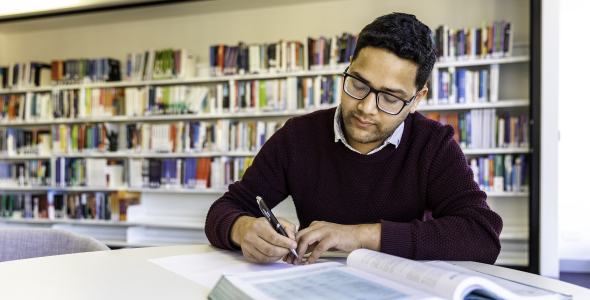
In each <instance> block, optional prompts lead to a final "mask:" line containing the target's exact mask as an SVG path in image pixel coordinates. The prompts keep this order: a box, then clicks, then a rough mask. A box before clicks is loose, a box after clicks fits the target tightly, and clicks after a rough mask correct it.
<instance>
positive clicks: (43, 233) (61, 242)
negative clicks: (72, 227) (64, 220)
mask: <svg viewBox="0 0 590 300" xmlns="http://www.w3.org/2000/svg"><path fill="white" fill-rule="evenodd" d="M104 250H110V249H109V247H107V246H106V245H105V244H103V243H101V242H99V241H97V240H96V239H94V238H91V237H85V236H81V235H78V234H75V233H73V232H69V231H66V230H60V229H45V228H7V229H0V262H3V261H10V260H17V259H25V258H34V257H42V256H50V255H60V254H71V253H80V252H90V251H104Z"/></svg>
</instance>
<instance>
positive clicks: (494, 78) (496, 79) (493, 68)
mask: <svg viewBox="0 0 590 300" xmlns="http://www.w3.org/2000/svg"><path fill="white" fill-rule="evenodd" d="M499 85H500V66H499V65H497V64H494V65H490V102H498V89H499Z"/></svg>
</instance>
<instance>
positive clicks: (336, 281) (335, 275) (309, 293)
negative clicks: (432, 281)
mask: <svg viewBox="0 0 590 300" xmlns="http://www.w3.org/2000/svg"><path fill="white" fill-rule="evenodd" d="M225 278H226V279H227V280H228V281H229V282H231V283H232V284H233V285H234V286H235V287H236V288H237V289H239V290H240V291H241V292H244V293H246V294H247V295H248V296H250V297H251V298H252V299H301V300H307V299H318V300H319V299H342V300H361V299H376V300H381V299H382V300H385V299H388V300H396V299H403V300H441V299H442V298H439V297H436V296H433V295H431V294H428V293H425V292H423V291H420V290H416V289H414V288H411V287H407V286H404V285H401V284H398V283H395V282H392V281H390V280H387V279H384V278H380V277H378V276H375V275H372V274H369V273H366V272H363V271H360V270H357V269H354V268H350V267H346V266H344V265H342V264H339V263H332V262H328V263H321V264H313V265H309V266H298V267H297V268H292V269H287V270H278V271H269V272H257V273H248V274H238V275H225ZM228 292H231V290H228V289H225V290H224V294H225V295H227V293H228ZM234 292H237V290H235V289H234ZM235 295H236V296H237V295H238V294H237V293H236V294H235Z"/></svg>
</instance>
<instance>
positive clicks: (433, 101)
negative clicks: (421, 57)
mask: <svg viewBox="0 0 590 300" xmlns="http://www.w3.org/2000/svg"><path fill="white" fill-rule="evenodd" d="M438 84H439V83H438V68H434V69H432V74H431V75H430V88H431V89H432V90H431V91H430V93H429V94H430V95H431V97H430V99H428V100H429V101H428V105H438V99H439V96H440V95H439V94H438Z"/></svg>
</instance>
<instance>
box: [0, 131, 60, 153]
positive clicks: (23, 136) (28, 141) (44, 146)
mask: <svg viewBox="0 0 590 300" xmlns="http://www.w3.org/2000/svg"><path fill="white" fill-rule="evenodd" d="M50 153H51V135H50V133H49V131H48V130H43V129H32V130H21V129H8V128H6V127H0V155H7V156H14V155H26V154H43V155H45V154H50Z"/></svg>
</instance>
